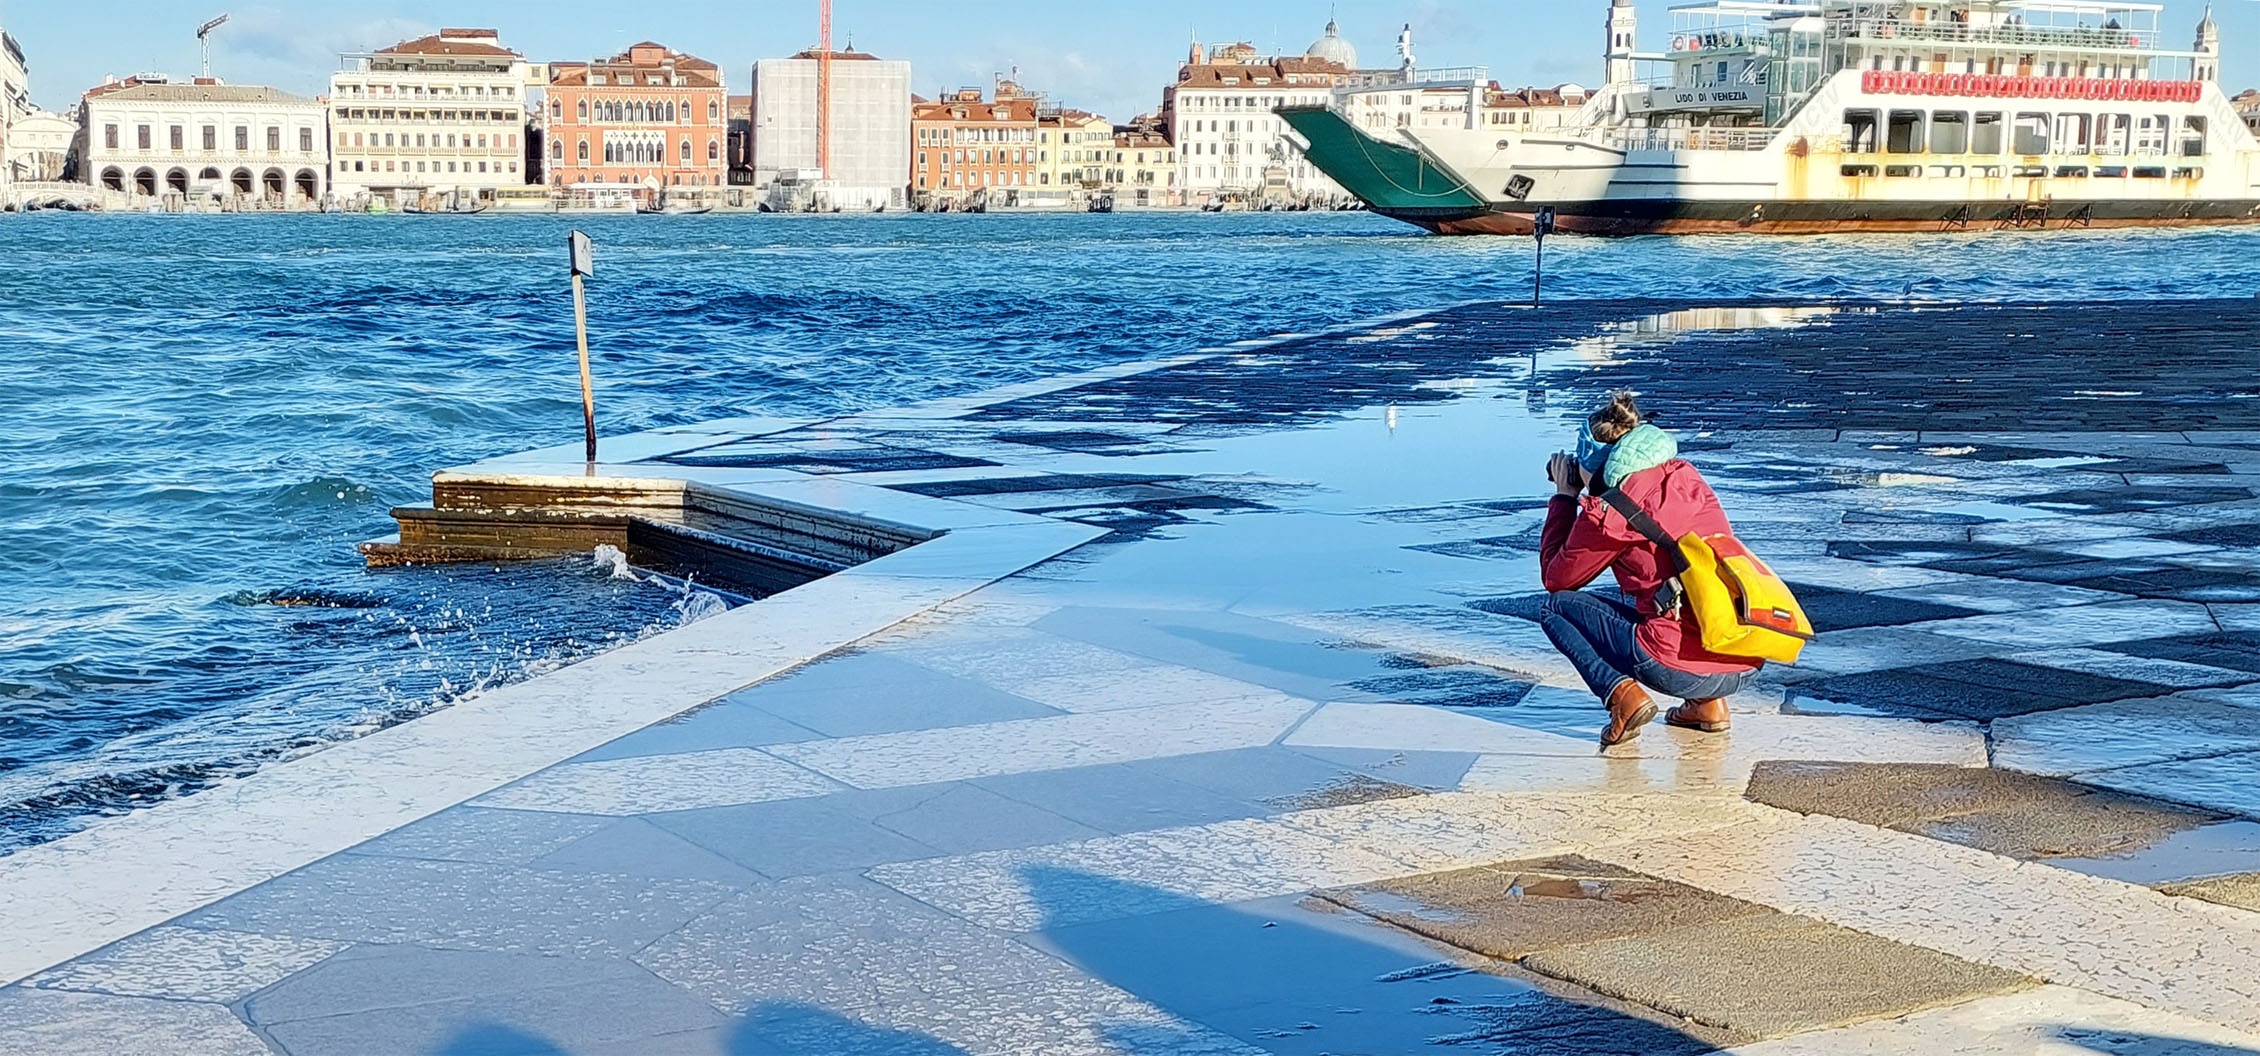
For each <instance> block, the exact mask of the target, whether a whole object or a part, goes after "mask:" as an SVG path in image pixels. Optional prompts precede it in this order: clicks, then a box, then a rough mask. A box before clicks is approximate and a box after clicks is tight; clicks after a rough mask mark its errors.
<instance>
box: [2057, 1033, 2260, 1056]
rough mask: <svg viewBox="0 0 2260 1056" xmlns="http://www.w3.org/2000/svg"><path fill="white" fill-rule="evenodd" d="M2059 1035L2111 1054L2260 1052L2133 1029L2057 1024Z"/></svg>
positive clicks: (2241, 1055) (2231, 1055)
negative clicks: (2105, 1028) (2104, 1028)
mask: <svg viewBox="0 0 2260 1056" xmlns="http://www.w3.org/2000/svg"><path fill="white" fill-rule="evenodd" d="M2056 1038H2057V1040H2059V1041H2062V1042H2064V1043H2065V1044H2067V1045H2076V1046H2078V1047H2080V1048H2082V1049H2087V1050H2090V1051H2092V1052H2102V1053H2109V1054H2110V1056H2260V1049H2251V1048H2246V1047H2244V1046H2242V1045H2216V1044H2214V1043H2212V1042H2210V1041H2198V1040H2196V1039H2194V1038H2169V1037H2166V1036H2164V1035H2160V1034H2144V1033H2141V1032H2139V1031H2129V1030H2098V1029H2096V1028H2093V1027H2072V1026H2065V1027H2058V1028H2056Z"/></svg>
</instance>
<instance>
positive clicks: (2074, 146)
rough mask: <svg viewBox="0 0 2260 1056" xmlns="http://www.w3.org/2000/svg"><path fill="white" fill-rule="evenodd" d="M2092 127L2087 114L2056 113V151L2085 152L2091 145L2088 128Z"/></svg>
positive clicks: (2068, 152)
mask: <svg viewBox="0 0 2260 1056" xmlns="http://www.w3.org/2000/svg"><path fill="white" fill-rule="evenodd" d="M2090 127H2091V125H2090V122H2089V119H2088V115H2086V114H2058V115H2056V152H2057V153H2059V154H2085V153H2088V148H2089V146H2090V144H2089V142H2088V130H2089V128H2090Z"/></svg>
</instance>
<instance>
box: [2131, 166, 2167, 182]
mask: <svg viewBox="0 0 2260 1056" xmlns="http://www.w3.org/2000/svg"><path fill="white" fill-rule="evenodd" d="M2134 178H2135V179H2138V180H2163V179H2165V178H2166V170H2165V169H2162V168H2152V167H2149V166H2143V167H2139V168H2137V169H2135V170H2134Z"/></svg>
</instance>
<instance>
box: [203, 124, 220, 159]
mask: <svg viewBox="0 0 2260 1056" xmlns="http://www.w3.org/2000/svg"><path fill="white" fill-rule="evenodd" d="M219 149H220V130H219V127H218V126H216V125H205V126H204V152H205V153H207V154H209V153H212V152H213V151H216V150H219Z"/></svg>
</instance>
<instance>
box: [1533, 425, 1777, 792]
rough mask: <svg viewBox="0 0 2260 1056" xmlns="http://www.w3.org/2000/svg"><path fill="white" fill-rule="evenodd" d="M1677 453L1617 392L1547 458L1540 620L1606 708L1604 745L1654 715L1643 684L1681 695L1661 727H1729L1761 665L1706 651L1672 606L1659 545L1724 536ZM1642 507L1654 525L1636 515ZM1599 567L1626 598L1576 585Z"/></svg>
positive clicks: (1717, 515)
mask: <svg viewBox="0 0 2260 1056" xmlns="http://www.w3.org/2000/svg"><path fill="white" fill-rule="evenodd" d="M1678 456H1679V444H1678V442H1677V441H1675V440H1673V439H1672V436H1671V434H1670V433H1667V432H1665V431H1663V430H1662V429H1659V428H1657V427H1656V426H1654V425H1650V424H1648V423H1647V422H1646V421H1644V420H1643V419H1642V418H1641V414H1640V408H1639V407H1638V405H1637V404H1636V403H1635V402H1634V400H1633V398H1632V396H1631V395H1630V394H1628V393H1620V394H1617V395H1615V396H1613V397H1611V398H1610V400H1609V402H1608V404H1607V405H1606V406H1603V407H1602V408H1601V409H1600V410H1597V411H1595V412H1593V414H1592V416H1591V417H1590V418H1589V419H1587V421H1586V424H1585V428H1584V429H1583V430H1581V431H1580V432H1579V434H1578V438H1577V453H1576V454H1575V455H1570V454H1557V455H1555V456H1554V457H1553V460H1552V462H1551V463H1549V465H1548V466H1547V474H1548V476H1550V477H1551V478H1552V479H1553V482H1554V492H1555V494H1554V497H1553V499H1552V501H1551V502H1549V503H1548V505H1547V509H1546V528H1545V533H1544V535H1543V536H1542V537H1541V539H1540V541H1539V547H1538V552H1539V560H1540V563H1541V565H1542V572H1543V576H1544V580H1545V584H1546V589H1547V591H1549V592H1550V593H1549V594H1548V596H1547V598H1546V605H1545V611H1544V615H1543V616H1542V617H1541V620H1540V623H1541V624H1542V626H1544V627H1545V629H1546V637H1548V638H1550V639H1552V640H1553V643H1554V647H1555V648H1557V649H1560V650H1561V651H1562V655H1563V656H1565V657H1567V658H1569V662H1570V663H1571V664H1572V665H1573V666H1575V667H1576V668H1577V672H1578V674H1579V675H1581V676H1583V677H1584V679H1585V684H1586V685H1587V686H1589V687H1591V688H1592V690H1593V693H1594V695H1595V696H1598V697H1600V698H1601V699H1602V701H1604V702H1605V703H1606V704H1607V706H1608V709H1609V723H1608V725H1607V726H1606V727H1605V728H1603V729H1602V731H1601V745H1602V747H1604V748H1605V747H1608V746H1610V745H1614V744H1619V743H1622V742H1624V741H1628V740H1631V739H1632V738H1633V737H1636V736H1638V735H1639V734H1640V728H1641V727H1642V726H1645V725H1647V724H1648V723H1649V722H1650V721H1652V720H1653V719H1654V718H1655V717H1656V705H1655V703H1654V702H1653V701H1652V700H1651V699H1650V697H1649V695H1648V694H1649V692H1650V691H1654V692H1656V693H1660V694H1662V695H1664V696H1666V697H1677V698H1679V699H1681V700H1682V701H1684V703H1682V704H1680V705H1678V706H1676V707H1674V708H1672V709H1671V711H1670V712H1669V713H1667V714H1666V716H1665V718H1664V721H1665V722H1666V723H1668V724H1670V725H1673V726H1682V727H1687V728H1690V729H1697V730H1703V731H1706V732H1711V733H1717V732H1720V731H1723V730H1725V729H1726V728H1727V723H1728V715H1727V707H1726V698H1727V697H1730V696H1732V695H1734V694H1736V693H1739V692H1741V691H1742V690H1743V689H1745V688H1746V687H1748V686H1749V684H1750V682H1751V681H1752V680H1753V679H1754V678H1755V677H1756V676H1757V673H1758V671H1759V669H1760V668H1762V667H1764V666H1765V662H1764V661H1763V660H1759V659H1754V658H1752V657H1747V656H1727V655H1722V654H1719V653H1713V652H1709V651H1707V650H1705V649H1704V648H1703V644H1702V643H1703V637H1702V634H1701V632H1700V630H1699V629H1698V628H1697V626H1696V624H1695V622H1694V616H1693V613H1692V612H1691V611H1689V610H1688V609H1687V607H1685V606H1682V605H1680V604H1678V603H1677V601H1678V599H1677V596H1676V594H1677V590H1676V586H1675V585H1674V577H1675V576H1677V575H1679V568H1678V565H1677V562H1676V558H1675V556H1674V554H1672V553H1669V552H1667V551H1666V548H1665V544H1668V543H1669V542H1670V539H1672V538H1677V537H1680V536H1682V535H1686V534H1688V533H1696V534H1698V535H1701V536H1723V535H1728V534H1730V532H1731V529H1730V526H1729V525H1728V523H1727V518H1726V513H1725V511H1724V510H1722V509H1720V508H1719V501H1718V496H1716V495H1714V494H1712V492H1711V487H1710V485H1709V484H1706V483H1704V482H1703V477H1702V474H1700V473H1698V472H1696V470H1695V467H1694V466H1691V465H1689V464H1687V463H1686V462H1685V461H1683V460H1681V459H1680V458H1679V457H1678ZM1611 492H1617V493H1618V494H1614V495H1611V494H1610V493H1611ZM1603 496H1608V497H1607V498H1605V499H1604V498H1603ZM1641 514H1644V515H1645V516H1646V518H1648V519H1649V520H1650V521H1651V522H1652V523H1647V524H1641V523H1638V521H1636V519H1635V518H1636V517H1637V516H1638V515H1641ZM1659 526H1660V528H1661V531H1660V532H1659V531H1657V529H1658V528H1659ZM1643 528H1645V529H1646V530H1645V531H1644V530H1643ZM1659 539H1661V540H1662V542H1661V543H1659V542H1658V540H1659ZM1604 571H1613V572H1615V573H1616V581H1617V586H1618V587H1620V588H1622V589H1623V591H1624V594H1625V596H1626V597H1629V598H1630V599H1631V601H1632V603H1631V604H1629V605H1628V604H1625V603H1624V602H1623V601H1619V600H1617V599H1615V598H1611V597H1603V596H1601V595H1597V594H1591V593H1586V592H1585V591H1584V590H1583V588H1584V587H1585V586H1586V585H1587V584H1589V583H1591V582H1593V580H1594V579H1595V578H1597V577H1599V576H1600V574H1601V573H1602V572H1604Z"/></svg>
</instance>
